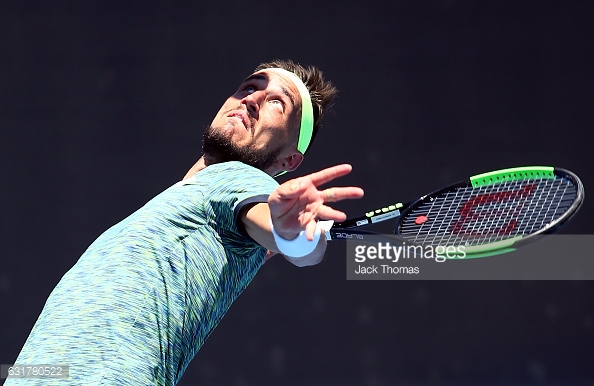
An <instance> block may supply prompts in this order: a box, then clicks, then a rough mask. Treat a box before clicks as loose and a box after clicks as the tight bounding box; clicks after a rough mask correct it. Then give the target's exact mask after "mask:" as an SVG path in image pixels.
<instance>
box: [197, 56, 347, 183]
mask: <svg viewBox="0 0 594 386" xmlns="http://www.w3.org/2000/svg"><path fill="white" fill-rule="evenodd" d="M275 69H283V70H286V71H289V72H291V73H293V74H294V75H296V76H297V77H298V79H296V78H295V77H294V76H293V75H292V74H289V73H286V72H285V71H282V70H281V71H279V70H275ZM300 82H301V83H302V85H301V86H300V85H299V83H300ZM303 85H304V86H305V87H303ZM300 88H302V90H303V91H301V92H300ZM305 89H307V91H309V98H310V99H311V105H312V110H313V131H312V138H311V141H313V139H314V138H315V135H316V134H317V132H318V129H319V127H320V121H321V119H322V116H323V114H324V111H325V109H326V108H327V107H328V106H329V104H330V103H331V101H332V98H333V97H334V95H335V94H336V89H335V88H334V86H333V85H332V84H331V83H330V82H327V81H325V80H324V78H323V76H322V72H321V71H320V70H319V69H317V68H316V67H312V66H310V67H307V68H306V67H303V66H301V65H299V64H296V63H294V62H292V61H284V60H275V61H272V62H268V63H262V64H260V65H259V66H258V67H257V68H256V70H255V72H254V73H253V74H252V75H250V76H249V77H248V78H246V79H245V80H244V81H243V82H242V84H241V85H240V86H239V89H238V90H237V92H236V93H235V94H234V95H232V96H231V97H229V98H228V99H227V100H226V101H225V103H224V104H223V106H222V107H221V109H220V110H219V112H218V113H217V115H216V116H215V118H214V120H213V122H212V124H211V125H210V127H209V128H208V129H207V131H206V133H205V135H204V146H203V151H204V157H205V161H206V163H207V164H212V163H217V162H225V161H231V160H237V161H242V162H244V163H247V164H249V165H252V166H255V167H257V168H259V169H262V170H264V171H265V172H267V173H269V174H271V175H276V174H279V173H281V172H283V171H293V170H295V169H296V168H297V167H298V166H299V164H301V161H302V160H303V153H305V151H306V150H307V149H308V148H309V146H306V142H305V145H304V141H302V144H301V150H302V151H299V150H298V147H297V144H298V141H299V133H300V129H301V123H302V111H303V107H302V106H303V101H302V97H301V95H302V93H304V92H305V91H304V90H305ZM306 103H308V102H306ZM310 145H311V142H310Z"/></svg>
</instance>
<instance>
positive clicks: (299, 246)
mask: <svg viewBox="0 0 594 386" xmlns="http://www.w3.org/2000/svg"><path fill="white" fill-rule="evenodd" d="M332 223H334V221H318V224H317V226H316V230H315V232H314V238H313V240H312V241H309V240H308V239H307V237H306V236H305V231H301V232H299V235H298V236H297V237H295V238H294V239H293V240H287V239H284V238H282V237H281V236H280V235H279V234H278V233H276V231H275V230H274V226H273V225H272V220H270V230H271V231H272V235H273V236H274V242H275V243H276V246H277V247H278V249H279V251H280V252H281V253H282V254H283V255H285V256H287V257H294V258H295V257H303V256H306V255H309V254H310V253H312V252H313V251H314V249H316V246H317V245H318V241H320V234H321V233H322V229H324V230H327V229H330V227H331V226H332Z"/></svg>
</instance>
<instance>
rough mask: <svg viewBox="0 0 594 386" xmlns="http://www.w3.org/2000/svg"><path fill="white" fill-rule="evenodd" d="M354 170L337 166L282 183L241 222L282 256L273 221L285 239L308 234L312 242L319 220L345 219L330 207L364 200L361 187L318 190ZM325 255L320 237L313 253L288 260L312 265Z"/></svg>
mask: <svg viewBox="0 0 594 386" xmlns="http://www.w3.org/2000/svg"><path fill="white" fill-rule="evenodd" d="M351 170H352V168H351V166H350V165H348V164H343V165H337V166H333V167H330V168H327V169H324V170H321V171H319V172H317V173H312V174H309V175H307V176H303V177H299V178H295V179H293V180H289V181H287V182H285V183H283V184H282V185H280V186H279V187H278V188H277V189H276V190H275V191H274V192H272V194H271V195H270V196H269V198H268V203H267V204H264V203H262V204H256V205H253V206H251V207H249V208H247V209H246V210H244V211H243V212H242V214H241V217H240V218H241V220H242V221H243V225H244V227H245V229H246V231H247V233H248V234H249V235H250V236H251V237H252V238H253V239H254V240H255V241H256V242H258V243H259V244H260V245H262V246H263V247H265V248H268V250H270V251H273V252H281V251H280V249H279V247H278V246H277V243H276V242H275V239H274V236H273V234H272V230H271V226H270V223H271V219H272V224H273V226H274V230H275V231H276V233H277V235H278V236H280V237H282V238H283V239H285V240H294V239H295V238H297V237H298V236H299V234H300V232H301V231H305V237H306V238H307V240H309V241H311V240H313V239H314V232H315V230H316V225H317V221H318V220H334V221H344V220H345V219H346V215H345V214H344V213H343V212H341V211H338V210H336V209H333V208H331V207H330V206H328V205H327V204H328V203H331V202H336V201H341V200H345V199H355V198H361V197H363V190H362V189H361V188H358V187H336V188H327V189H323V190H319V187H320V186H321V185H323V184H325V183H328V182H330V181H332V180H334V179H335V178H338V177H341V176H344V175H346V174H348V173H350V171H351ZM278 236H277V237H278ZM302 237H303V236H302ZM325 251H326V238H325V237H320V241H319V243H318V244H317V246H316V248H315V249H314V250H313V252H311V253H309V254H307V255H305V256H287V257H288V259H287V260H289V261H290V262H291V263H293V264H295V265H298V266H306V265H313V264H317V263H319V262H320V261H321V260H322V258H323V256H324V252H325Z"/></svg>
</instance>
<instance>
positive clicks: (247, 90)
mask: <svg viewBox="0 0 594 386" xmlns="http://www.w3.org/2000/svg"><path fill="white" fill-rule="evenodd" d="M245 91H246V92H247V93H248V94H253V93H254V92H256V88H255V87H253V86H247V87H246V88H245Z"/></svg>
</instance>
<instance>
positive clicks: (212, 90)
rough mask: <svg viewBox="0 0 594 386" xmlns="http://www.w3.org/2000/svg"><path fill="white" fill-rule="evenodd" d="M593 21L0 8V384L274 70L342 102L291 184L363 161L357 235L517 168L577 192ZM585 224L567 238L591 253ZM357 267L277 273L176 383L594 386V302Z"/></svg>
mask: <svg viewBox="0 0 594 386" xmlns="http://www.w3.org/2000/svg"><path fill="white" fill-rule="evenodd" d="M593 20H594V3H593V2H591V1H565V2H562V1H556V2H554V1H503V2H501V1H498V2H476V1H455V0H451V1H447V0H444V1H429V2H412V1H411V2H407V1H341V2H338V1H328V2H321V1H312V0H304V1H301V2H281V1H251V2H243V1H242V2H240V1H227V2H214V1H213V2H209V3H206V2H194V3H193V4H190V3H189V2H179V3H175V2H170V3H166V2H157V1H125V2H115V1H85V2H80V1H69V2H68V1H66V2H59V3H55V2H46V1H14V2H2V3H1V4H0V133H1V134H0V135H1V136H0V187H1V189H0V300H1V302H2V312H1V315H0V363H12V362H13V361H14V359H15V358H16V356H17V354H18V352H19V350H20V348H21V347H22V345H23V343H24V341H25V339H26V337H27V336H28V333H29V331H30V329H31V327H32V326H33V324H34V322H35V320H36V318H37V316H38V315H39V312H40V311H41V309H42V307H43V304H44V301H45V299H46V298H47V296H48V294H49V293H50V291H51V290H52V288H53V287H54V286H55V284H56V283H57V282H58V280H59V279H60V278H61V276H62V275H63V274H64V273H65V272H66V271H67V270H68V269H69V268H70V267H71V266H72V265H73V264H74V263H75V262H76V260H77V259H78V257H79V256H80V254H81V253H82V252H83V251H84V250H85V249H86V247H87V246H88V245H89V244H90V243H91V242H92V241H93V240H94V239H95V238H96V237H97V236H98V235H99V234H100V233H101V232H103V231H104V230H105V229H107V228H108V227H109V226H111V225H112V224H114V223H116V222H118V221H119V220H121V219H123V218H124V217H125V216H127V215H128V214H130V213H131V212H132V211H134V210H136V209H137V208H138V207H140V206H141V205H143V204H144V203H145V202H146V201H148V200H149V199H150V198H152V197H153V196H155V195H156V194H158V193H159V192H161V191H162V190H163V189H165V188H166V187H168V186H170V185H171V184H173V183H175V182H176V181H178V180H179V179H181V178H182V177H183V175H184V174H185V172H186V171H187V169H188V168H189V167H190V166H191V165H192V164H193V163H194V162H195V160H196V159H197V158H198V157H199V155H200V146H201V136H202V132H203V129H204V127H205V126H206V125H207V124H209V123H210V121H211V119H212V117H213V116H214V114H215V113H216V111H217V110H218V108H219V107H220V105H221V103H222V102H223V101H224V99H225V98H226V97H227V96H228V95H230V94H231V93H232V92H233V91H234V90H235V88H236V87H237V85H238V83H239V82H240V81H241V80H242V79H243V78H244V77H245V76H247V75H248V74H250V73H251V71H252V70H253V68H254V67H255V66H256V65H257V64H258V63H260V62H262V61H267V60H271V59H274V58H292V59H294V60H296V61H298V62H301V63H303V64H315V65H318V66H320V67H321V68H322V69H323V70H324V72H325V74H326V76H327V77H328V78H329V79H331V80H333V82H334V83H335V84H336V86H337V87H338V88H339V89H340V96H339V98H338V99H337V101H336V105H335V108H334V112H333V113H332V114H330V115H329V116H328V119H327V121H326V126H325V128H324V129H323V131H322V132H320V135H319V136H318V138H317V140H316V143H315V145H314V146H313V148H312V150H311V152H310V153H309V154H308V157H307V159H306V161H305V162H304V164H303V165H302V167H301V168H300V169H299V173H298V174H304V173H308V172H312V171H315V170H318V169H320V168H322V167H325V166H330V165H333V164H336V163H342V162H349V163H352V164H353V166H354V171H353V173H352V174H351V175H350V176H348V177H345V178H343V179H342V181H341V183H343V184H354V185H359V186H362V187H363V188H365V189H366V196H365V198H364V199H363V200H361V201H358V202H349V203H341V204H339V205H338V207H339V208H341V209H343V210H346V211H347V212H348V213H350V214H353V215H354V214H359V213H360V212H362V211H366V210H369V209H372V208H375V207H377V206H383V205H385V204H390V203H393V202H395V201H400V200H408V199H411V198H414V197H415V196H417V195H420V194H422V193H426V192H427V191H430V190H433V189H435V188H438V187H440V186H441V185H444V184H448V183H451V182H454V181H457V180H460V179H463V178H465V177H467V176H469V175H473V174H477V173H480V172H484V171H488V170H493V169H499V168H504V167H512V166H520V165H530V164H544V165H554V166H560V167H565V168H568V169H571V170H573V171H575V172H576V173H577V174H579V175H580V176H581V177H582V179H583V181H584V183H585V185H586V190H588V188H589V185H590V181H592V179H593V178H594V172H593V171H592V158H593V157H592V150H591V147H592V144H593V140H592V138H593V136H592V127H593V124H594V113H593V108H592V106H593V102H594V94H593V90H594V76H593V73H594V72H593V69H594V63H593V62H594V61H593V59H592V47H593V40H594V39H593V37H594V27H593V25H594V23H593V22H592V21H593ZM593 207H594V206H593V205H592V204H591V202H590V201H589V200H588V199H587V200H586V203H585V205H584V207H583V208H582V211H581V212H580V213H579V215H578V216H577V217H576V218H575V220H574V221H573V222H572V223H571V224H570V225H568V226H567V227H566V228H565V229H564V232H566V233H593V231H594V226H593V225H592V222H591V218H592V217H593V215H594V209H593ZM377 230H386V229H385V227H384V228H383V229H382V227H380V228H379V229H377ZM584 253H587V254H591V252H590V251H589V250H584ZM345 256H346V253H345V246H344V244H338V243H337V244H333V245H331V246H330V247H329V251H328V253H327V255H326V259H325V261H324V262H323V263H322V264H321V265H319V266H316V267H313V268H306V269H298V268H295V267H292V266H290V265H289V264H288V263H286V262H284V261H283V260H282V259H276V260H273V261H271V262H269V263H267V264H266V265H265V266H264V267H263V268H262V270H261V271H260V273H259V274H258V275H257V276H256V278H255V280H254V282H253V283H252V284H251V286H250V287H249V288H248V290H247V291H246V292H245V293H244V295H242V296H241V297H240V298H239V299H238V301H237V302H236V304H235V305H234V306H233V307H232V308H231V310H230V312H229V313H228V315H227V316H226V317H225V318H224V319H223V321H222V323H221V325H220V326H219V327H218V329H217V330H215V332H214V334H213V335H212V336H211V338H210V339H209V340H208V341H207V343H206V345H205V346H204V348H203V349H202V350H201V351H200V352H199V353H198V355H197V357H196V358H195V360H194V362H193V363H192V364H191V366H190V368H189V369H188V371H187V373H186V376H185V377H184V379H183V381H182V383H181V384H182V385H194V384H198V383H199V384H204V385H218V384H225V385H252V384H279V385H285V384H299V385H301V384H307V385H314V384H315V385H322V384H333V385H345V384H353V385H384V384H395V383H398V382H400V383H403V384H411V383H417V384H426V383H432V384H440V383H453V382H460V383H462V382H470V383H479V382H486V381H492V382H494V383H499V384H508V383H511V382H519V383H542V382H550V383H556V384H566V383H567V382H570V381H571V382H584V383H591V382H594V370H593V366H592V365H591V359H592V357H594V348H593V347H594V300H593V296H592V293H593V292H592V290H593V289H594V286H593V284H592V283H591V282H399V281H390V282H350V281H346V280H345Z"/></svg>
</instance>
